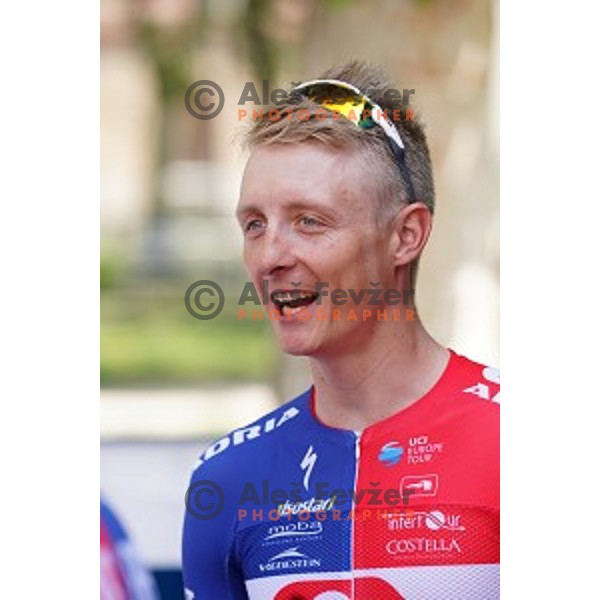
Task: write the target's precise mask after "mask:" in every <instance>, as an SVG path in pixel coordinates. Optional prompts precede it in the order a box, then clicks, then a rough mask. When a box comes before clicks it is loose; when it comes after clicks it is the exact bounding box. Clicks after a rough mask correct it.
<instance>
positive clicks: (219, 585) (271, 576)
mask: <svg viewBox="0 0 600 600" xmlns="http://www.w3.org/2000/svg"><path fill="white" fill-rule="evenodd" d="M499 384H500V380H499V372H498V371H497V369H494V368H491V367H485V366H483V365H480V364H477V363H474V362H472V361H470V360H468V359H466V358H464V357H462V356H459V355H457V354H455V353H454V352H451V353H450V359H449V362H448V365H447V366H446V368H445V370H444V372H443V374H442V376H441V377H440V379H439V380H438V381H437V383H436V384H435V385H434V386H433V388H432V389H431V390H430V391H429V392H427V393H426V394H425V395H424V396H423V397H421V398H420V399H419V400H417V401H416V402H414V403H412V404H411V405H409V406H408V407H407V408H405V409H403V410H401V411H399V412H397V413H396V414H394V415H392V416H390V417H388V418H386V419H384V420H382V421H379V422H377V423H375V424H373V425H371V426H369V427H367V428H366V429H365V430H364V431H363V432H362V433H360V434H358V433H356V432H353V431H349V430H344V429H337V428H333V427H328V426H326V425H324V424H323V423H321V422H320V421H319V419H318V418H317V417H316V415H315V412H314V400H315V398H314V388H311V389H309V390H308V391H306V392H305V393H303V394H302V395H300V396H298V397H297V398H295V399H294V400H292V401H291V402H288V403H287V404H285V405H283V406H282V407H280V408H278V409H277V410H275V411H273V412H271V413H270V414H268V415H266V416H264V417H263V418H261V419H259V420H258V421H256V422H254V423H252V424H251V425H249V426H248V427H244V428H242V429H239V430H236V431H234V432H232V433H231V434H230V435H227V436H225V437H223V438H221V439H219V440H217V441H216V442H215V443H213V444H212V445H210V446H209V447H208V448H207V449H206V450H205V451H204V452H203V453H202V455H201V456H200V459H199V461H198V465H197V468H196V469H195V471H194V474H193V476H192V479H191V484H190V487H189V489H188V493H187V495H186V507H187V508H186V516H185V523H184V533H183V575H184V585H185V588H186V599H187V600H192V599H194V600H203V599H208V600H225V599H229V600H238V599H247V598H250V599H251V600H259V599H260V600H267V599H268V600H273V599H275V600H325V599H326V598H327V599H331V600H344V599H346V600H348V599H356V600H373V599H383V600H387V599H389V600H392V599H405V600H453V599H454V600H493V599H495V598H498V597H499V560H500V548H499V545H500V544H499V406H498V404H497V400H498V399H499Z"/></svg>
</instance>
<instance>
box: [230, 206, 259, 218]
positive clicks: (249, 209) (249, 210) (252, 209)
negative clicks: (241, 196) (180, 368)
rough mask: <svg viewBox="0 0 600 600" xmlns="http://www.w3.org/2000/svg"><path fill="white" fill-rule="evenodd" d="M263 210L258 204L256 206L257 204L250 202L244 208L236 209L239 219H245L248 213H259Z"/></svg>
mask: <svg viewBox="0 0 600 600" xmlns="http://www.w3.org/2000/svg"><path fill="white" fill-rule="evenodd" d="M259 212H261V211H260V209H259V208H258V206H256V205H255V204H248V205H246V206H243V207H242V208H238V209H237V210H236V211H235V216H236V217H237V219H238V221H239V220H241V219H243V218H244V217H245V216H246V215H249V214H252V213H259Z"/></svg>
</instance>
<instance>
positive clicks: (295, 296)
mask: <svg viewBox="0 0 600 600" xmlns="http://www.w3.org/2000/svg"><path fill="white" fill-rule="evenodd" d="M318 297H319V294H316V293H315V292H310V291H308V290H277V291H275V292H273V293H272V294H271V301H272V302H273V304H274V305H275V306H276V307H277V308H278V309H279V312H280V314H281V315H282V316H291V315H294V314H296V313H297V312H300V309H301V308H302V307H303V306H309V305H310V304H312V303H313V302H314V301H315V300H316V299H317V298H318Z"/></svg>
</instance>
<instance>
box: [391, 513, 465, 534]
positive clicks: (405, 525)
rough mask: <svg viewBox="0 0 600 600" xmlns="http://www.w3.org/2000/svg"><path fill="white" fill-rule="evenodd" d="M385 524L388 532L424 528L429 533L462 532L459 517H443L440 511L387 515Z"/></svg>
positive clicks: (452, 515) (451, 515)
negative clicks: (443, 531) (440, 531)
mask: <svg viewBox="0 0 600 600" xmlns="http://www.w3.org/2000/svg"><path fill="white" fill-rule="evenodd" d="M387 524H388V529H389V530H390V531H401V530H402V531H403V530H410V529H422V528H423V527H426V528H427V529H430V530H431V531H437V530H440V529H443V530H447V531H464V530H465V528H464V526H462V525H461V524H460V515H457V514H449V515H445V514H444V513H443V512H442V511H441V510H432V511H423V512H406V513H394V512H391V513H389V514H388V515H387Z"/></svg>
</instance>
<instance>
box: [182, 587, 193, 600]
mask: <svg viewBox="0 0 600 600" xmlns="http://www.w3.org/2000/svg"><path fill="white" fill-rule="evenodd" d="M183 594H184V598H185V600H194V598H195V597H196V596H195V595H194V592H192V590H190V589H188V588H185V589H184V590H183Z"/></svg>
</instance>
